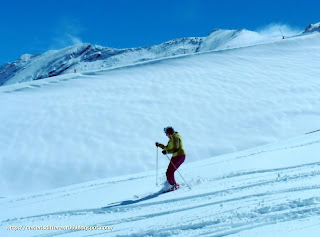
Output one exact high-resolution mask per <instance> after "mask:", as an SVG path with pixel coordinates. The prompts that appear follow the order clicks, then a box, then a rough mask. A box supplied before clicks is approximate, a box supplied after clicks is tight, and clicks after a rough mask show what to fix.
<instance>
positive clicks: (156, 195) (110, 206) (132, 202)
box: [102, 190, 163, 209]
mask: <svg viewBox="0 0 320 237" xmlns="http://www.w3.org/2000/svg"><path fill="white" fill-rule="evenodd" d="M162 193H163V191H162V190H160V191H159V192H156V193H152V194H149V195H147V196H145V197H141V198H138V199H133V200H126V201H122V202H116V203H111V204H110V205H109V206H106V207H102V209H107V208H113V207H120V206H127V205H132V204H137V203H139V202H143V201H146V200H149V199H152V198H156V197H158V196H159V195H160V194H162Z"/></svg>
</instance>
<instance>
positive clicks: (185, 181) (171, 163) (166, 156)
mask: <svg viewBox="0 0 320 237" xmlns="http://www.w3.org/2000/svg"><path fill="white" fill-rule="evenodd" d="M166 157H167V158H168V160H169V161H170V163H171V164H172V165H173V167H174V168H175V170H176V171H178V173H179V174H180V176H181V178H182V179H183V181H184V182H185V183H186V184H187V186H188V188H189V189H190V190H191V187H190V185H189V184H188V183H187V181H186V180H185V179H184V178H183V176H182V175H181V173H180V172H179V170H178V169H177V168H176V166H175V165H174V164H173V163H172V161H171V159H170V158H169V156H168V155H167V154H166Z"/></svg>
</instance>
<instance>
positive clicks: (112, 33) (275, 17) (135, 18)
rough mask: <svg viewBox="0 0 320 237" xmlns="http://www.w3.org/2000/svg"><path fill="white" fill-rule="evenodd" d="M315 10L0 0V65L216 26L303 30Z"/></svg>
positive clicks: (317, 5)
mask: <svg viewBox="0 0 320 237" xmlns="http://www.w3.org/2000/svg"><path fill="white" fill-rule="evenodd" d="M319 9H320V1H319V0H308V1H301V0H277V1H275V0H268V1H264V0H217V1H216V0H184V1H183V0H161V1H160V0H159V1H156V0H82V1H81V0H34V1H33V0H27V1H26V0H24V1H22V0H16V1H11V0H0V29H1V33H0V65H2V64H3V63H5V62H13V61H15V60H17V59H18V58H19V57H20V56H21V55H22V54H25V53H31V54H35V53H42V52H45V51H47V50H49V49H61V48H64V47H67V46H70V45H73V44H76V43H92V44H98V45H102V46H108V47H113V48H127V47H137V46H148V45H154V44H159V43H162V42H165V41H167V40H171V39H175V38H182V37H188V36H206V35H208V34H209V33H210V32H211V31H212V30H213V29H216V28H222V29H240V28H246V29H248V30H258V31H259V30H267V29H268V27H270V26H271V25H275V24H277V25H281V27H283V28H285V27H287V30H290V29H293V30H303V29H304V28H305V27H306V26H307V25H308V24H309V23H317V22H320V15H319ZM276 28H279V27H278V26H277V27H276Z"/></svg>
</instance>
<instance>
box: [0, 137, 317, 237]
mask: <svg viewBox="0 0 320 237" xmlns="http://www.w3.org/2000/svg"><path fill="white" fill-rule="evenodd" d="M319 152H320V134H319V132H318V133H311V134H308V135H304V136H299V137H296V138H292V139H289V140H287V141H282V142H278V143H275V144H270V145H267V146H262V147H257V148H254V149H250V150H245V151H242V152H237V153H233V154H229V155H223V156H217V157H214V158H210V159H206V160H203V161H197V162H189V161H188V162H186V163H185V164H183V165H182V166H181V168H180V169H179V170H180V172H181V174H182V175H183V177H184V179H185V180H186V181H187V182H188V184H189V185H190V186H191V190H189V189H188V188H187V185H186V183H184V181H183V180H182V178H181V177H180V176H179V175H178V174H177V173H176V179H177V181H178V182H179V183H180V184H181V188H180V189H178V190H176V191H174V192H170V193H165V194H161V189H162V188H163V186H162V183H163V180H164V172H165V169H160V170H159V173H160V174H161V176H160V179H159V181H158V182H159V183H160V184H161V185H159V186H158V187H156V185H155V183H156V179H155V178H156V176H155V171H154V170H153V171H149V172H143V173H139V174H135V175H127V176H122V177H116V178H109V179H103V180H96V181H92V182H88V183H82V184H77V185H73V186H69V187H64V188H59V189H54V190H50V191H47V192H41V193H35V194H30V195H23V196H18V197H10V198H3V199H0V234H1V236H42V237H45V236H60V235H61V236H182V237H186V236H230V237H231V236H232V237H235V236H237V237H248V236H260V237H274V236H279V237H280V236H281V237H292V236H295V237H302V236H308V237H317V236H318V235H319V231H320V227H319V226H320V183H319V180H320V159H319V155H318V154H319ZM161 159H162V158H161ZM34 228H40V229H38V230H36V229H34ZM41 228H51V229H50V230H41ZM54 228H61V229H60V230H59V229H54ZM63 228H79V229H78V230H71V229H63ZM93 228H104V229H103V230H94V229H93ZM81 229H82V230H81ZM90 229H91V230H90Z"/></svg>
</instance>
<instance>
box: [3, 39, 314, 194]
mask: <svg viewBox="0 0 320 237" xmlns="http://www.w3.org/2000/svg"><path fill="white" fill-rule="evenodd" d="M319 45H320V34H306V35H302V36H299V37H294V38H290V39H286V40H281V41H278V42H273V43H269V44H261V45H257V46H250V47H242V48H237V49H229V50H221V51H214V52H208V53H199V54H195V55H186V56H181V57H173V58H167V59H162V60H157V61H152V62H148V63H142V64H139V65H133V66H128V67H123V68H118V69H114V70H106V71H96V72H88V73H83V74H74V73H72V74H67V75H62V76H58V77H52V78H49V79H44V80H38V81H32V82H27V83H20V84H15V85H9V86H4V87H1V88H0V108H1V122H0V150H1V153H0V185H1V188H0V190H1V194H0V196H8V195H12V194H18V193H26V192H35V191H39V190H44V189H50V188H55V187H61V186H64V185H70V184H75V183H79V182H85V181H90V180H94V179H98V178H106V177H113V176H117V175H125V174H131V173H135V172H141V171H147V170H150V169H153V168H154V166H155V152H156V148H155V146H154V142H155V141H159V142H161V143H166V142H167V139H166V137H165V136H164V134H163V127H165V126H168V125H171V126H173V127H174V128H176V130H178V131H179V132H180V133H181V135H182V137H183V139H184V144H185V147H186V151H187V157H188V161H196V160H202V159H206V158H208V157H212V156H216V155H220V154H224V153H228V152H234V151H239V150H243V149H246V148H251V147H256V146H259V145H263V144H267V143H272V142H275V141H279V140H280V139H286V138H290V137H292V136H296V135H299V134H304V133H306V132H308V131H312V130H316V129H319V128H320V120H319V115H320V111H319V107H320V100H319V91H320V82H319V75H320V68H319V67H318V66H317V62H319V61H320V46H319ZM166 165H167V163H166V160H165V159H163V158H162V159H161V161H160V166H161V167H166Z"/></svg>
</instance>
